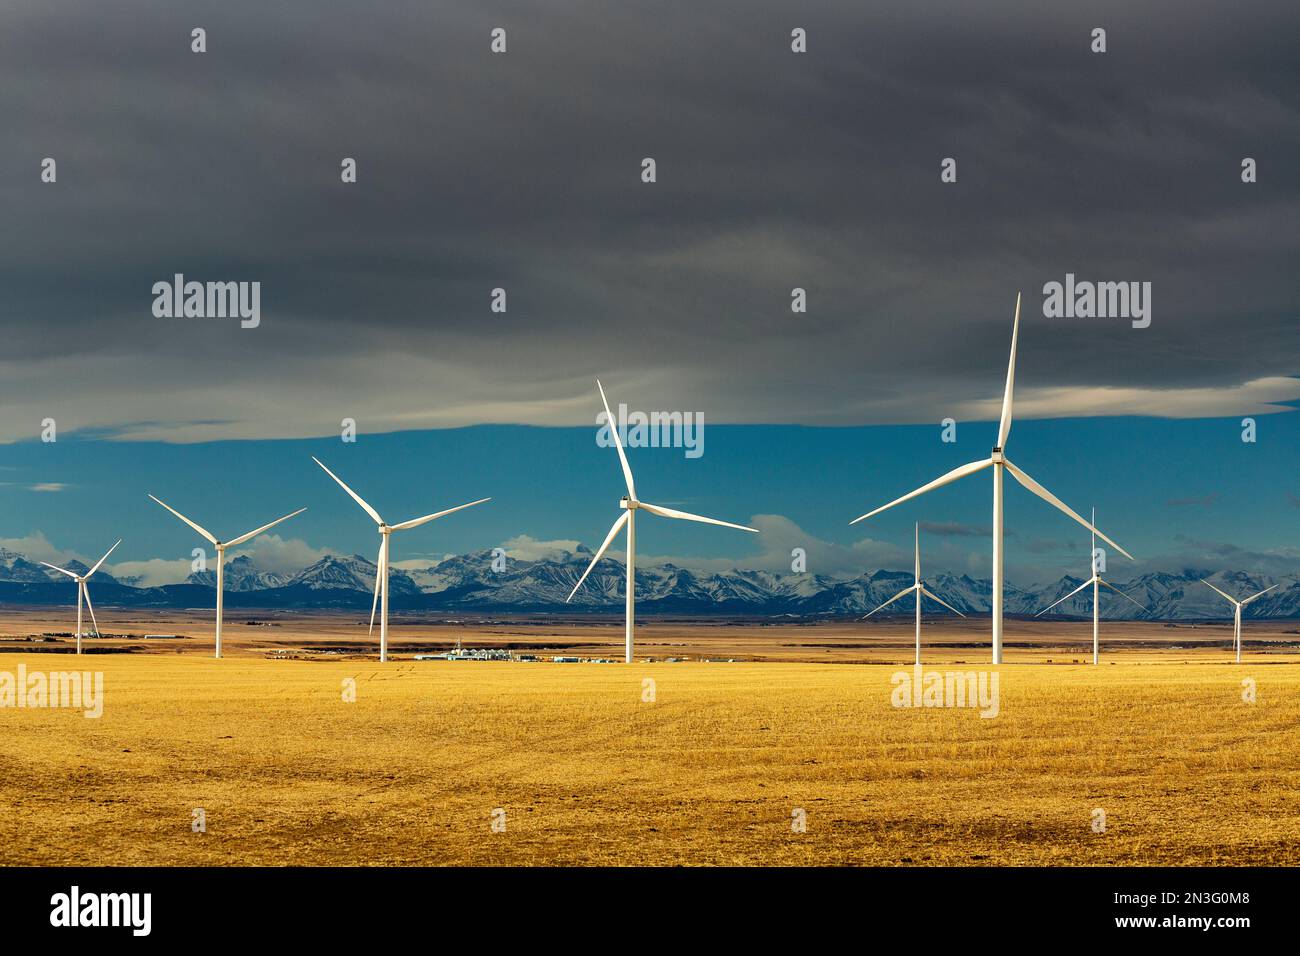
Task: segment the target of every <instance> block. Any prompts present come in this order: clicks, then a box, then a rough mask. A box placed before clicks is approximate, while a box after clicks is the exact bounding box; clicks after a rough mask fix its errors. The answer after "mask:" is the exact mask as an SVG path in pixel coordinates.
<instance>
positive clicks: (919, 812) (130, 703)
mask: <svg viewBox="0 0 1300 956" xmlns="http://www.w3.org/2000/svg"><path fill="white" fill-rule="evenodd" d="M245 618H249V619H250V620H251V619H252V618H251V616H249V615H243V614H239V615H232V616H231V619H230V620H229V621H228V622H227V629H226V640H227V646H228V654H229V656H228V657H227V658H226V659H223V660H219V661H218V660H213V659H212V658H211V656H210V655H211V652H212V648H211V623H210V618H205V616H204V615H202V614H193V615H187V614H176V613H175V612H167V613H165V614H160V615H157V616H148V617H142V615H141V614H140V612H138V611H133V612H130V613H126V612H114V611H111V610H107V609H106V610H105V612H104V613H102V614H101V615H100V622H101V624H102V625H103V627H104V631H105V632H106V634H110V635H116V636H111V637H105V638H102V639H94V640H88V641H87V642H86V644H87V647H88V649H89V650H91V651H94V652H97V653H90V654H86V655H83V656H82V657H81V658H80V660H76V659H75V658H73V657H72V656H70V655H67V654H65V653H41V652H39V651H66V650H67V649H68V645H69V639H68V638H66V637H64V638H54V637H52V638H43V639H41V640H39V641H37V642H35V643H33V641H32V637H33V635H41V634H44V633H46V632H51V631H52V629H54V628H57V627H59V626H62V627H64V628H66V627H67V623H68V622H67V615H66V613H59V612H58V611H51V610H50V609H41V610H39V611H31V612H25V613H24V614H13V615H8V616H6V617H5V618H3V619H0V647H2V648H3V649H4V650H5V651H8V652H11V653H3V654H0V671H9V672H14V671H16V670H17V668H18V667H19V665H20V664H21V665H24V666H25V667H26V668H27V670H28V671H38V670H41V671H62V670H68V669H71V668H73V667H76V668H77V669H89V670H95V671H102V672H103V675H104V708H103V716H102V717H100V718H99V719H87V718H85V717H84V716H83V715H82V714H81V712H79V711H74V710H55V709H45V710H40V709H2V710H0V774H2V775H3V779H4V781H5V785H4V787H3V788H2V789H0V847H3V849H0V863H3V864H5V865H13V864H108V865H117V864H137V865H154V864H158V865H162V864H185V865H231V864H235V865H239V864H266V865H278V864H303V865H320V864H342V865H372V864H385V865H406V864H424V865H441V864H470V865H477V864H523V865H542V864H577V865H582V864H614V865H630V864H649V865H677V864H681V865H713V864H777V865H823V864H829V865H857V864H876V865H988V864H1045V865H1084V864H1124V865H1154V864H1174V865H1181V864H1243V865H1244V864H1295V863H1298V862H1300V804H1298V803H1297V801H1296V799H1295V796H1294V795H1295V793H1296V792H1297V790H1298V789H1300V656H1298V655H1297V651H1296V648H1295V641H1296V638H1297V635H1296V634H1295V628H1293V627H1291V626H1290V625H1278V624H1272V625H1270V624H1269V623H1267V622H1262V623H1259V624H1254V623H1250V624H1248V625H1247V628H1246V640H1247V643H1246V653H1245V657H1244V660H1243V663H1242V664H1240V665H1237V664H1233V663H1232V662H1231V653H1230V650H1229V649H1228V646H1227V644H1228V638H1229V637H1230V628H1228V627H1227V626H1226V625H1224V626H1222V627H1220V626H1218V625H1211V626H1203V627H1190V626H1189V627H1178V628H1165V627H1161V626H1156V625H1132V624H1124V623H1112V624H1103V630H1102V639H1103V658H1102V661H1103V663H1102V665H1101V666H1099V667H1093V666H1091V665H1090V664H1087V663H1085V661H1087V660H1088V659H1089V653H1090V652H1089V651H1088V648H1087V646H1085V645H1088V643H1089V642H1090V639H1091V629H1090V625H1085V624H1079V623H1075V622H1068V623H1066V622H1055V623H1053V622H1046V623H1045V622H1041V621H1040V622H1032V623H1031V622H1022V621H1011V622H1008V627H1007V639H1008V651H1007V658H1008V663H1007V664H1004V665H1002V666H1000V667H998V668H996V671H997V672H998V674H999V681H1000V684H999V688H1000V702H999V707H998V713H997V716H996V717H992V718H990V719H983V718H981V717H980V714H979V712H978V711H977V710H976V709H972V708H903V707H895V706H893V703H892V702H891V694H892V693H893V691H894V685H893V683H892V678H893V676H894V675H895V674H896V673H898V672H899V671H900V670H901V671H907V672H909V673H910V666H907V665H910V663H911V637H912V634H911V626H910V622H894V621H887V622H884V623H880V624H877V623H874V622H869V623H868V624H858V623H840V624H828V625H817V626H810V627H805V626H797V625H782V626H760V625H757V624H755V625H752V626H750V625H745V624H729V625H703V624H700V623H698V622H697V623H694V624H686V623H681V624H674V623H671V622H652V623H650V624H649V625H648V626H647V627H645V628H644V629H639V634H643V636H642V637H641V638H640V640H641V641H642V642H643V643H641V644H640V645H639V646H638V658H640V656H641V654H642V653H644V654H645V655H647V656H648V657H651V658H653V660H648V661H642V660H640V659H638V661H637V662H636V663H634V664H632V665H630V666H629V665H624V664H621V663H620V664H595V663H578V664H558V663H552V662H550V661H539V662H530V663H522V662H480V661H472V662H469V661H467V662H448V661H416V660H413V659H411V653H412V651H414V650H419V649H425V650H431V649H442V648H445V647H447V646H450V645H451V644H454V642H455V639H456V637H458V636H459V637H461V638H462V640H463V642H464V644H465V646H494V645H495V646H511V647H514V648H516V649H524V650H526V651H528V652H532V651H537V652H539V653H540V652H542V651H543V650H544V649H549V650H553V651H555V652H558V653H562V654H565V655H573V656H612V655H613V654H615V653H616V652H617V650H618V649H619V648H620V647H621V627H619V626H618V625H617V624H614V623H610V622H603V623H602V622H583V623H581V624H576V625H575V624H567V625H566V624H556V623H555V622H546V623H542V624H538V623H527V622H506V623H498V624H484V623H477V624H474V625H472V626H471V625H467V624H448V623H442V624H430V623H420V622H417V621H411V620H408V621H401V622H399V623H397V624H396V625H395V626H394V629H393V633H392V635H391V639H392V645H391V646H392V650H393V653H394V654H395V655H396V656H397V657H398V658H399V659H397V660H394V661H392V662H390V663H388V664H386V665H383V666H381V665H380V664H378V662H377V661H375V660H374V659H373V650H374V649H373V644H372V643H371V642H368V641H367V640H366V629H365V624H364V622H362V623H361V624H358V618H359V616H358V615H351V614H339V615H314V616H311V617H310V618H309V617H307V616H302V615H299V616H284V617H276V618H274V619H271V618H267V617H265V616H261V617H259V618H258V619H257V620H256V622H255V623H248V621H246V620H244V619H245ZM146 633H147V634H159V633H168V634H170V633H175V634H177V635H178V636H176V637H172V638H164V639H158V638H151V639H148V640H145V639H143V635H144V634H146ZM924 633H925V634H926V635H928V637H929V639H930V640H931V641H933V646H927V647H926V651H925V657H924V659H925V661H926V664H927V669H928V668H929V667H930V666H931V665H932V666H933V667H934V668H937V669H941V670H942V669H952V668H953V667H954V666H958V665H957V662H959V661H960V662H962V663H961V664H960V665H959V666H958V669H960V670H962V671H972V670H989V669H990V668H989V665H988V664H987V659H988V647H987V622H983V624H981V622H978V621H974V622H969V623H967V622H962V623H960V624H948V623H938V622H936V623H933V624H931V623H928V622H927V624H926V629H925V632H924ZM131 634H135V635H140V636H139V637H129V636H126V635H131ZM1108 645H1109V649H1108ZM114 649H115V650H117V651H119V653H104V652H105V651H108V650H114ZM326 652H328V653H326ZM673 656H675V657H679V658H686V659H684V660H680V661H678V662H671V663H670V662H668V661H667V660H666V659H665V658H667V657H673ZM703 658H712V659H713V660H714V661H717V660H718V659H720V658H721V659H725V660H731V661H733V662H731V663H720V662H707V661H706V660H704V659H703ZM1049 661H1050V663H1049ZM1076 661H1077V663H1076ZM1246 679H1250V681H1253V682H1254V687H1255V691H1256V697H1255V700H1254V701H1253V702H1248V701H1247V700H1246V699H1245V697H1244V689H1243V681H1244V680H1246ZM349 686H354V687H355V695H354V697H355V699H354V700H348V699H346V698H347V697H348V696H349V695H348V693H347V690H348V688H349ZM198 809H202V810H203V812H204V824H205V827H204V830H205V832H195V831H194V829H193V827H192V822H193V820H194V811H195V810H198ZM1099 810H1100V811H1101V812H1102V813H1103V814H1104V824H1105V825H1104V830H1103V831H1102V832H1098V831H1097V830H1096V829H1095V825H1096V823H1097V821H1098V819H1099V817H1098V815H1097V811H1099ZM799 819H802V820H804V821H806V829H805V830H804V831H803V832H799V828H798V827H797V826H793V825H792V822H795V821H797V820H799ZM494 823H495V824H496V826H495V828H494Z"/></svg>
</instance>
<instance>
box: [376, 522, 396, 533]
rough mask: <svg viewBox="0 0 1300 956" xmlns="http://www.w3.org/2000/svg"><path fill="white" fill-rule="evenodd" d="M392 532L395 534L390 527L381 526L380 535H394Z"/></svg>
mask: <svg viewBox="0 0 1300 956" xmlns="http://www.w3.org/2000/svg"><path fill="white" fill-rule="evenodd" d="M392 532H393V529H392V528H390V527H389V526H388V525H386V524H381V525H380V526H379V533H380V534H392Z"/></svg>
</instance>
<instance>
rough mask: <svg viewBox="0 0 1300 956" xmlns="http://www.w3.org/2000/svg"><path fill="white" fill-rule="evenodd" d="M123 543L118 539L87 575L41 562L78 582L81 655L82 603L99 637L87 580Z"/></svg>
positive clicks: (79, 651)
mask: <svg viewBox="0 0 1300 956" xmlns="http://www.w3.org/2000/svg"><path fill="white" fill-rule="evenodd" d="M121 543H122V539H121V538H118V539H117V543H116V544H114V545H113V547H112V548H109V549H108V550H107V551H105V552H104V556H103V557H102V558H100V559H99V560H98V561H96V562H95V566H94V567H93V568H91V569H90V570H89V571H87V572H86V573H85V574H77V573H76V572H75V571H69V570H68V569H67V568H61V567H59V566H57V565H54V564H50V563H49V562H47V561H42V562H41V564H43V565H45V566H46V567H47V568H53V569H54V570H55V571H58V572H59V573H60V574H66V575H67V576H68V577H70V578H72V580H74V581H76V582H77V653H78V654H80V653H81V602H82V601H85V602H86V607H87V608H89V609H90V621H91V623H92V624H94V625H95V636H96V637H99V622H98V621H96V620H95V606H94V605H93V604H91V603H90V591H89V590H88V589H87V588H86V579H87V578H88V577H90V576H91V575H92V574H94V573H95V572H96V571H98V570H99V567H100V565H102V564H103V563H104V562H105V561H107V560H108V556H109V555H110V554H112V553H113V549H114V548H116V547H117V545H119V544H121Z"/></svg>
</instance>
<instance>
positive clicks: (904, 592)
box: [858, 584, 917, 621]
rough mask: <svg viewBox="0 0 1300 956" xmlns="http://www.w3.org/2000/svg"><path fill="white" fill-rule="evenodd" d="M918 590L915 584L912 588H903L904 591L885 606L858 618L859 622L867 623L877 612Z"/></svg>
mask: <svg viewBox="0 0 1300 956" xmlns="http://www.w3.org/2000/svg"><path fill="white" fill-rule="evenodd" d="M916 588H917V586H916V585H915V584H913V585H912V586H911V587H910V588H903V590H901V591H899V592H898V593H897V594H895V595H894V596H893V597H891V598H890V599H889V600H888V601H886V602H885V603H884V604H882V605H880V607H878V608H876V609H875V610H874V611H868V612H867V613H866V614H864V615H862V617H860V618H858V620H859V621H865V620H866V619H867V618H869V617H871V615H873V614H875V613H876V611H879V610H880V608H885V607H889V605H891V604H893V603H894V602H895V601H897V600H898V599H899V598H901V597H906V596H907V595H909V594H911V593H912V592H913V591H915V590H916Z"/></svg>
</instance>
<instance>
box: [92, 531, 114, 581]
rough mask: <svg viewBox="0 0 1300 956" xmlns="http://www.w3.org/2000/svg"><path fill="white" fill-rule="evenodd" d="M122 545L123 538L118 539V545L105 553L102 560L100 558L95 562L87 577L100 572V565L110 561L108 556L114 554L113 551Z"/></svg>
mask: <svg viewBox="0 0 1300 956" xmlns="http://www.w3.org/2000/svg"><path fill="white" fill-rule="evenodd" d="M121 543H122V539H121V538H118V539H117V544H114V545H113V547H112V548H109V549H108V550H107V551H105V552H104V556H103V557H102V558H100V559H99V560H98V561H96V562H95V566H94V567H93V568H91V569H90V570H89V571H87V572H86V577H90V576H91V575H92V574H94V573H95V572H96V571H98V570H99V568H100V565H102V564H103V563H104V562H105V561H107V560H108V556H109V555H110V554H112V553H113V550H114V549H115V548H116V547H117V545H118V544H121Z"/></svg>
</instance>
